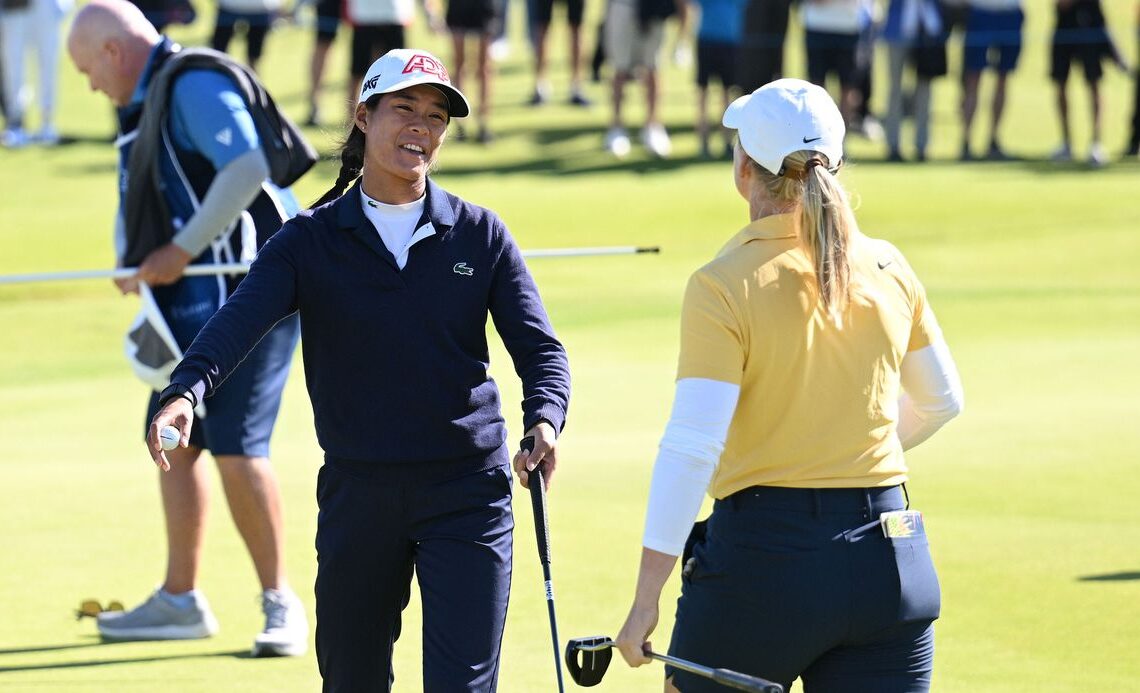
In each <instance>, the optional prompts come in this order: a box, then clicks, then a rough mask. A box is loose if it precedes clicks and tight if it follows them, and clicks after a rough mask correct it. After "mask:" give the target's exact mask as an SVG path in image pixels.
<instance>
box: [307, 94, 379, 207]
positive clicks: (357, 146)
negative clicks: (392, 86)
mask: <svg viewBox="0 0 1140 693" xmlns="http://www.w3.org/2000/svg"><path fill="white" fill-rule="evenodd" d="M375 105H376V104H375V102H373V101H371V100H370V103H368V109H369V110H372V109H373V108H374V107H375ZM351 128H352V129H351V130H349V132H348V136H347V137H346V138H345V139H344V142H343V143H342V144H341V146H340V173H338V174H337V176H336V183H333V186H332V187H331V188H329V189H328V191H327V192H326V193H325V194H324V195H321V197H320V199H318V200H317V201H316V202H314V203H313V205H312V207H310V209H312V208H314V207H320V206H321V205H323V204H326V203H328V202H332V201H333V200H335V199H337V198H338V197H340V196H341V195H342V194H344V189H345V188H346V187H348V185H349V184H350V183H352V181H354V180H356V179H357V178H359V177H360V173H361V171H363V170H364V131H363V130H361V129H360V128H358V127H356V124H355V123H353V124H352V125H351Z"/></svg>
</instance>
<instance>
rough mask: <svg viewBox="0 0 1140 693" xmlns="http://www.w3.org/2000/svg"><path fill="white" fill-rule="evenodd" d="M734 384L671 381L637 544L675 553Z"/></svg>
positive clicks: (719, 446) (704, 480) (731, 403)
mask: <svg viewBox="0 0 1140 693" xmlns="http://www.w3.org/2000/svg"><path fill="white" fill-rule="evenodd" d="M739 398H740V386H739V385H734V384H732V383H725V382H721V381H718V380H708V379H705V378H682V379H681V380H678V381H677V389H676V394H675V395H674V399H673V413H672V414H671V415H670V417H669V424H668V425H667V426H666V427H665V435H664V436H662V438H661V445H660V447H659V449H658V451H657V462H656V463H655V464H654V466H653V480H652V482H651V483H650V486H649V509H648V511H647V512H646V516H645V534H644V535H643V537H642V542H641V543H642V545H643V546H645V548H648V549H652V550H654V551H660V552H661V553H666V554H669V555H671V556H680V555H681V552H682V550H683V549H684V548H685V539H687V538H688V536H689V532H690V530H692V528H693V521H694V520H696V519H697V513H699V512H700V510H701V502H702V501H703V500H704V497H705V492H706V491H708V487H709V481H710V480H711V479H712V475H713V472H714V471H716V465H717V463H718V462H719V461H720V454H721V452H723V451H724V441H725V438H727V437H728V425H729V424H730V423H731V422H732V414H733V412H734V411H736V402H737V400H738V399H739Z"/></svg>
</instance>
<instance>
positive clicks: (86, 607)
mask: <svg viewBox="0 0 1140 693" xmlns="http://www.w3.org/2000/svg"><path fill="white" fill-rule="evenodd" d="M122 610H123V603H122V602H120V601H118V600H111V601H109V602H107V608H105V609H104V608H103V605H102V604H100V603H99V601H98V600H96V599H84V600H83V601H82V602H80V603H79V608H78V609H76V610H75V620H76V621H80V620H82V619H83V618H84V617H85V616H86V617H88V618H95V617H96V616H98V615H99V614H101V613H103V612H104V611H122Z"/></svg>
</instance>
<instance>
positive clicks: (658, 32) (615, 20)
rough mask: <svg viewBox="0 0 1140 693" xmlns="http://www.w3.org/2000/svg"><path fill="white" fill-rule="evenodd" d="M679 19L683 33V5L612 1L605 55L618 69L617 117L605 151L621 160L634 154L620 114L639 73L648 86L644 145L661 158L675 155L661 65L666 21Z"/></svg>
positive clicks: (671, 0)
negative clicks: (663, 104) (664, 117)
mask: <svg viewBox="0 0 1140 693" xmlns="http://www.w3.org/2000/svg"><path fill="white" fill-rule="evenodd" d="M674 14H676V15H678V17H679V18H680V20H681V31H682V32H683V31H684V26H685V17H686V7H685V2H684V0H609V5H608V6H607V7H606V20H605V44H606V56H607V58H608V59H609V60H610V63H611V64H612V65H613V69H614V77H613V92H612V100H611V104H612V106H613V114H612V118H611V120H610V129H609V130H608V131H607V132H606V139H605V144H606V149H607V150H609V152H610V153H611V154H613V155H614V156H616V157H618V158H619V159H621V158H624V157H625V156H627V155H628V154H629V151H630V143H629V135H628V134H627V133H626V130H625V126H624V125H623V124H622V115H621V111H622V102H623V100H624V96H625V85H626V82H629V81H630V80H631V79H633V78H634V76H635V75H636V74H637V73H638V72H640V74H641V77H642V79H643V80H644V82H645V110H646V117H645V127H644V128H642V130H641V143H642V144H643V145H645V148H646V149H647V150H649V153H650V154H651V155H653V156H654V157H656V158H658V159H665V158H668V156H669V154H670V153H672V151H673V145H672V142H671V141H670V140H669V133H668V132H666V131H665V126H664V125H663V124H662V122H661V118H660V116H659V114H658V112H657V106H658V103H659V102H660V97H661V83H660V80H659V79H658V77H657V64H658V61H659V60H660V57H661V43H662V41H663V40H664V37H665V20H666V19H668V18H669V17H671V16H673V15H674Z"/></svg>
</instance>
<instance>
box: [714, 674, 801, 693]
mask: <svg viewBox="0 0 1140 693" xmlns="http://www.w3.org/2000/svg"><path fill="white" fill-rule="evenodd" d="M712 680H713V681H716V682H717V683H719V684H721V685H722V686H728V687H729V688H733V689H736V690H738V691H753V692H754V693H784V687H783V686H781V685H780V684H778V683H772V682H771V681H765V680H764V679H762V678H759V677H756V676H749V675H748V674H741V673H740V672H739V671H732V670H731V669H713V672H712Z"/></svg>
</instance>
